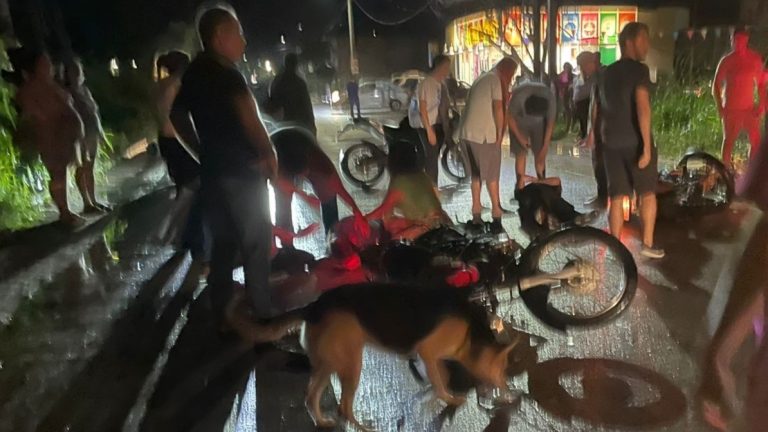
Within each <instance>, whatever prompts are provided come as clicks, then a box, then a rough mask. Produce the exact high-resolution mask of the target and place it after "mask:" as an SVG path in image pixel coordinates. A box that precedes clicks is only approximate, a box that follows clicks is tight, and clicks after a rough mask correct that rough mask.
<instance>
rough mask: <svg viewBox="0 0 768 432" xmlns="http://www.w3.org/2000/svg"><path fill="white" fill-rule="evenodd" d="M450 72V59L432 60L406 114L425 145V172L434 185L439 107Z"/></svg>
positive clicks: (439, 136) (441, 136) (439, 132)
mask: <svg viewBox="0 0 768 432" xmlns="http://www.w3.org/2000/svg"><path fill="white" fill-rule="evenodd" d="M450 73H451V59H450V58H449V57H448V56H446V55H443V54H439V55H437V56H436V57H435V58H434V59H433V60H432V69H430V72H429V75H427V77H426V78H424V80H423V81H422V82H420V83H419V85H418V86H417V87H416V95H415V97H414V98H413V100H412V102H411V107H410V109H409V111H408V122H409V123H410V125H411V127H412V128H414V129H416V130H417V131H418V132H419V138H420V139H421V144H422V145H423V146H424V156H425V165H424V171H425V172H426V173H427V175H429V177H430V178H431V179H432V182H433V183H434V184H435V186H437V175H438V168H437V159H438V157H439V154H440V146H442V145H443V140H444V134H443V128H442V127H439V126H437V125H438V124H439V123H440V116H439V108H440V98H441V97H442V87H443V84H442V83H443V81H444V80H445V78H447V77H448V75H449V74H450Z"/></svg>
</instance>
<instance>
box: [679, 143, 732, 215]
mask: <svg viewBox="0 0 768 432" xmlns="http://www.w3.org/2000/svg"><path fill="white" fill-rule="evenodd" d="M695 160H700V161H701V162H700V163H702V162H703V163H704V164H706V165H707V167H708V168H709V172H710V173H712V174H714V175H715V176H716V178H718V179H719V182H722V183H723V185H722V186H724V191H723V192H724V193H723V197H722V199H721V200H710V201H707V200H704V199H700V201H705V202H706V204H707V205H700V206H699V208H697V210H699V211H700V212H701V211H702V210H714V211H717V210H719V209H721V208H726V207H728V206H729V205H730V204H731V202H732V201H733V198H734V196H735V195H736V187H735V182H734V178H733V173H732V172H731V171H730V170H728V168H726V166H725V165H724V164H723V162H722V161H721V160H720V159H718V158H717V157H715V156H712V155H711V154H709V153H706V152H702V151H693V152H689V153H688V154H686V155H684V156H683V158H682V159H680V162H679V163H678V164H677V169H678V170H680V171H681V172H682V173H683V174H682V176H683V178H688V177H689V172H688V166H689V164H688V163H689V161H695ZM702 180H703V178H702ZM702 180H700V181H702ZM700 204H701V203H700Z"/></svg>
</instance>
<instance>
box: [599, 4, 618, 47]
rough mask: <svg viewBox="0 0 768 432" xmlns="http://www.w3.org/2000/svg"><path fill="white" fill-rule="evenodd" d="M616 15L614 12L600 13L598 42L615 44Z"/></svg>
mask: <svg viewBox="0 0 768 432" xmlns="http://www.w3.org/2000/svg"><path fill="white" fill-rule="evenodd" d="M618 27H619V24H618V17H617V16H616V12H603V13H601V14H600V43H601V44H603V45H612V44H615V43H616V42H617V40H618V34H619V32H618Z"/></svg>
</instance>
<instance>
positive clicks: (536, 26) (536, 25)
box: [533, 0, 542, 79]
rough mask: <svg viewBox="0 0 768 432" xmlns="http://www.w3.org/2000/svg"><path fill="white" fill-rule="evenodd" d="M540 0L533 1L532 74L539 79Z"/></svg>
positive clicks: (540, 70)
mask: <svg viewBox="0 0 768 432" xmlns="http://www.w3.org/2000/svg"><path fill="white" fill-rule="evenodd" d="M541 51H542V46H541V0H534V1H533V75H535V76H536V79H541V75H542V67H541Z"/></svg>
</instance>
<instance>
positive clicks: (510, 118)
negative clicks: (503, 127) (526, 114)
mask: <svg viewBox="0 0 768 432" xmlns="http://www.w3.org/2000/svg"><path fill="white" fill-rule="evenodd" d="M512 97H513V95H510V100H511V99H512ZM507 127H508V128H509V133H510V134H512V135H514V136H515V139H517V141H518V142H519V143H520V144H522V145H523V147H528V146H529V144H530V143H529V142H528V138H526V137H524V136H523V134H522V133H521V132H520V128H519V127H518V126H517V120H515V116H514V115H513V114H512V111H511V110H507ZM510 138H512V137H510Z"/></svg>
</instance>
